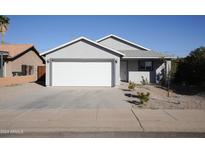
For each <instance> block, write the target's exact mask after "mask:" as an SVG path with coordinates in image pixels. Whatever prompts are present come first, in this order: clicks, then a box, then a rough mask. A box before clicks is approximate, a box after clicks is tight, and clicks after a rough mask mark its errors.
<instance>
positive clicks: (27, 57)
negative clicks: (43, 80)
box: [6, 51, 44, 77]
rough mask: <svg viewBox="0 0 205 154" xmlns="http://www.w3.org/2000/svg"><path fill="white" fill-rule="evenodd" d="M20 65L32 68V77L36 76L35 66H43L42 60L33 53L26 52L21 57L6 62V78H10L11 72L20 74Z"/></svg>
mask: <svg viewBox="0 0 205 154" xmlns="http://www.w3.org/2000/svg"><path fill="white" fill-rule="evenodd" d="M22 65H32V66H34V75H35V76H36V75H37V66H44V64H43V62H42V60H41V59H40V58H39V56H38V55H36V53H35V52H34V51H28V52H27V53H25V54H23V55H22V56H20V57H18V58H17V59H15V60H13V61H8V62H7V64H6V76H7V77H11V76H12V72H21V69H22V68H21V67H22Z"/></svg>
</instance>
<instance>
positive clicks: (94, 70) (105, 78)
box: [51, 62, 112, 86]
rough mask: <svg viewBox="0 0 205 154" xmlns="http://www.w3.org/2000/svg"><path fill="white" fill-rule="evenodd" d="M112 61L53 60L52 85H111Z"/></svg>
mask: <svg viewBox="0 0 205 154" xmlns="http://www.w3.org/2000/svg"><path fill="white" fill-rule="evenodd" d="M111 69H112V65H111V62H52V77H51V80H52V86H111V85H112V70H111Z"/></svg>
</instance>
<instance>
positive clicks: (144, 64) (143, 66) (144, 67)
mask: <svg viewBox="0 0 205 154" xmlns="http://www.w3.org/2000/svg"><path fill="white" fill-rule="evenodd" d="M152 69H153V64H152V61H150V60H147V61H145V60H140V61H139V70H140V71H152Z"/></svg>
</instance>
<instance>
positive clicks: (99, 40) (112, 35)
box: [96, 34, 151, 51]
mask: <svg viewBox="0 0 205 154" xmlns="http://www.w3.org/2000/svg"><path fill="white" fill-rule="evenodd" d="M109 37H115V38H117V39H119V40H122V41H124V42H127V43H129V44H132V45H134V46H136V47H140V48H142V49H144V50H148V51H150V50H151V49H149V48H146V47H143V46H141V45H139V44H136V43H133V42H130V41H128V40H126V39H123V38H121V37H119V36H116V35H114V34H110V35H107V36H105V37H103V38H100V39H98V40H96V42H101V41H102V40H105V39H107V38H109Z"/></svg>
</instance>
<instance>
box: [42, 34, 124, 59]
mask: <svg viewBox="0 0 205 154" xmlns="http://www.w3.org/2000/svg"><path fill="white" fill-rule="evenodd" d="M80 40H86V41H88V42H91V43H93V44H95V45H97V46H100V47H102V48H105V49H107V50H110V51H112V52H114V53H117V54H119V55H121V56H125V54H123V53H121V52H119V51H117V50H114V49H111V48H108V47H106V46H104V45H101V44H99V43H97V42H94V41H92V40H90V39H88V38H86V37H83V36H81V37H79V38H77V39H74V40H72V41H70V42H67V43H64V44H62V45H59V46H57V47H55V48H53V49H50V50H48V51H45V52H43V53H41V54H40V55H41V56H45V55H47V54H49V53H51V52H54V51H55V50H58V49H60V48H63V47H65V46H68V45H70V44H72V43H75V42H77V41H80Z"/></svg>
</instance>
